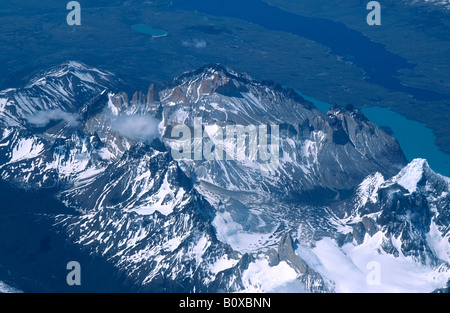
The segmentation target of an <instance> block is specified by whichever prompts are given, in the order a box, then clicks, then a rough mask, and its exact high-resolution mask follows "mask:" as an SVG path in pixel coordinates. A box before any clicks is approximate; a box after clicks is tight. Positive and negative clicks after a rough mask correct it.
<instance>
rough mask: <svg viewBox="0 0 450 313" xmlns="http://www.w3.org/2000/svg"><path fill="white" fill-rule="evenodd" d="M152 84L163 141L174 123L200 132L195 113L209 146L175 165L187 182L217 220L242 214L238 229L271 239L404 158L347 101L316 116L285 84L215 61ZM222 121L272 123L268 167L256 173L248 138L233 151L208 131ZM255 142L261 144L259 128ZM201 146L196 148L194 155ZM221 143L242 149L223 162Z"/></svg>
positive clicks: (171, 142) (258, 164)
mask: <svg viewBox="0 0 450 313" xmlns="http://www.w3.org/2000/svg"><path fill="white" fill-rule="evenodd" d="M161 90H162V91H161V93H160V99H161V106H162V107H163V125H164V129H163V133H164V136H163V140H164V142H165V143H166V144H167V145H168V146H170V147H172V148H173V149H177V147H178V146H177V145H176V144H177V141H176V140H175V139H174V138H173V137H172V130H173V128H174V127H177V125H180V124H182V125H187V126H189V127H190V129H191V135H192V136H194V135H195V128H196V127H197V131H198V127H200V130H201V129H202V128H201V127H202V126H201V125H200V126H199V125H196V124H195V119H198V118H201V119H202V123H203V130H204V133H205V134H207V135H206V137H207V139H205V140H204V142H207V141H208V140H212V142H213V143H214V145H215V149H214V153H215V159H213V160H209V159H206V158H205V157H203V159H202V160H195V161H193V160H189V159H184V160H180V161H179V163H180V164H181V166H182V168H183V169H184V170H185V172H186V173H188V174H189V175H190V176H191V177H193V178H194V179H195V183H196V184H195V188H196V189H197V190H198V191H199V192H200V193H201V194H203V195H204V196H205V197H206V198H207V199H208V201H210V202H211V203H214V204H215V205H216V206H218V207H220V211H221V214H220V216H219V218H222V219H223V220H226V221H227V222H228V225H231V224H233V222H236V223H238V224H242V223H240V222H239V219H241V218H243V217H244V216H246V217H245V219H244V221H245V223H244V224H242V227H243V229H244V230H245V231H246V232H261V233H266V234H267V233H269V232H274V233H275V235H276V236H277V240H279V239H280V237H279V236H281V235H282V233H281V232H278V233H277V232H276V230H277V229H280V227H281V228H283V227H284V226H283V225H289V226H290V227H295V228H298V227H300V226H302V227H303V229H307V228H311V223H305V222H304V220H303V221H302V220H301V219H299V218H297V217H298V216H299V215H302V214H304V215H309V216H314V218H310V219H308V221H309V220H319V219H321V218H323V217H324V219H327V218H326V216H328V215H329V213H328V212H326V210H321V209H318V210H315V211H316V212H315V213H313V210H308V209H307V208H308V207H317V206H328V205H330V204H331V203H332V202H335V201H339V200H341V199H343V198H345V197H347V196H348V195H350V194H351V193H352V191H353V189H354V188H356V187H357V186H358V185H359V183H360V182H361V181H362V180H363V179H364V178H365V177H367V176H368V175H370V174H372V173H374V172H381V173H383V175H386V176H392V175H395V174H396V173H397V172H398V171H399V170H400V169H401V168H402V167H403V166H405V165H406V160H405V157H404V155H403V152H402V151H401V149H400V147H399V145H398V143H397V141H396V140H395V139H393V138H392V137H390V136H389V135H387V134H386V133H384V132H383V131H381V130H380V129H378V128H377V127H376V126H375V125H374V124H373V123H371V122H370V121H369V120H367V118H365V117H364V115H363V114H362V113H361V112H360V111H359V110H357V109H355V108H354V107H352V106H350V105H349V106H347V107H345V108H340V107H333V108H331V109H330V111H329V112H328V114H326V115H325V114H323V113H321V112H320V111H318V110H317V109H316V108H315V107H314V106H313V105H312V104H311V103H310V102H308V101H306V100H304V99H303V98H302V97H301V96H299V95H298V94H296V93H295V92H294V91H292V90H289V89H284V88H282V87H281V86H279V85H277V84H275V83H273V82H269V81H265V82H258V81H255V80H253V79H252V78H251V77H249V76H247V75H245V74H239V73H236V72H234V71H233V70H231V69H229V68H226V67H224V66H221V65H217V64H211V65H207V66H205V67H202V68H200V69H199V70H196V71H193V72H189V73H185V74H183V75H182V76H180V77H179V78H176V79H175V80H174V81H172V82H171V83H169V84H167V85H166V86H163V87H162V88H161ZM230 125H232V126H236V125H242V126H244V127H248V126H251V125H254V126H255V127H258V126H260V125H276V126H278V127H279V138H278V139H279V140H276V141H277V146H279V154H278V158H277V159H278V160H277V161H276V162H274V164H275V165H274V166H273V167H272V168H270V171H265V170H263V168H264V165H265V164H266V163H265V162H264V161H262V160H261V159H260V158H259V157H258V158H256V159H251V158H250V155H249V152H248V151H245V150H246V149H247V150H248V146H250V141H249V139H248V138H247V139H246V140H247V141H246V142H247V143H248V146H247V147H245V148H242V147H241V146H237V144H236V142H235V143H234V144H229V143H227V142H226V141H222V140H220V139H217V138H216V137H215V136H216V135H217V134H218V133H220V129H222V132H223V134H225V133H226V131H227V129H226V128H227V126H230ZM271 132H274V130H273V129H272V128H271V127H269V128H268V133H271ZM176 135H177V134H175V136H176ZM204 136H205V135H204ZM224 137H227V138H228V136H225V135H224ZM268 137H269V138H270V137H271V136H270V135H268ZM176 138H178V137H176ZM199 140H200V139H199V138H195V139H193V141H192V146H193V148H194V147H198V146H200V149H201V145H202V143H201V142H199ZM255 140H256V139H255ZM258 140H259V141H258V143H259V144H258V148H260V147H261V141H260V140H261V134H259V137H258ZM230 145H231V148H230ZM216 148H217V149H216ZM207 149H208V148H207V146H203V153H204V152H205V150H207ZM192 150H194V149H192ZM222 150H224V151H226V152H227V153H229V154H232V153H233V151H234V150H236V155H238V154H239V153H242V154H245V153H246V154H247V157H246V158H245V160H236V158H234V159H233V158H231V160H229V159H226V157H225V156H224V155H223V154H220V153H221V151H222ZM230 151H231V152H230ZM236 155H235V156H236ZM274 155H275V154H274ZM274 155H272V157H273V156H274ZM193 156H194V155H192V157H193ZM259 156H260V155H259ZM222 157H223V158H222ZM272 161H273V160H272ZM323 211H325V212H323ZM320 214H325V215H323V216H320ZM283 215H285V216H288V218H284V217H283ZM331 215H332V214H331ZM331 219H333V217H331ZM293 221H296V222H293ZM325 225H326V223H325ZM225 227H226V226H225ZM331 227H333V226H331ZM327 228H329V227H324V226H323V225H318V228H316V229H313V230H312V232H313V233H320V232H321V233H322V234H323V235H325V234H328V235H330V234H332V231H329V230H328V229H327ZM231 231H233V230H230V232H231ZM319 236H320V235H319Z"/></svg>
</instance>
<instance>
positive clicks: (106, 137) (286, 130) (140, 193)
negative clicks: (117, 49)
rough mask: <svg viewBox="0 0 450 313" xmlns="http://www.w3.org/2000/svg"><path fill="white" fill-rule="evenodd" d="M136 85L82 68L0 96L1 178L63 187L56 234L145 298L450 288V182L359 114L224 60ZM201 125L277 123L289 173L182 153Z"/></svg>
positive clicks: (58, 190) (69, 67)
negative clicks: (179, 144)
mask: <svg viewBox="0 0 450 313" xmlns="http://www.w3.org/2000/svg"><path fill="white" fill-rule="evenodd" d="M124 88H126V87H125V83H124V82H122V81H121V80H120V79H119V78H117V77H115V76H114V74H112V73H109V72H105V71H101V70H98V69H94V68H91V67H88V66H86V65H84V64H81V63H79V62H75V61H71V62H67V63H65V64H62V65H60V66H57V67H55V68H52V69H50V70H47V71H44V72H42V73H41V74H39V75H38V76H37V77H36V78H35V79H33V80H32V81H31V82H30V83H29V84H27V85H26V86H23V87H21V88H17V89H9V90H5V91H2V92H0V126H1V128H0V129H1V131H0V176H1V178H2V180H4V181H7V182H8V183H10V184H11V185H12V186H14V187H16V188H20V189H23V190H48V191H49V192H54V193H55V197H56V198H57V199H59V200H60V201H61V202H62V203H64V205H66V206H67V208H68V210H67V214H58V215H56V216H54V217H53V216H52V218H53V219H54V223H53V224H54V226H53V227H54V229H55V230H57V231H58V232H59V234H60V236H64V237H65V238H67V240H68V241H70V242H73V243H74V244H75V245H77V246H78V247H79V248H80V249H82V250H84V251H88V252H89V253H90V254H91V255H92V256H93V257H99V258H103V259H104V260H106V261H107V262H109V263H110V264H112V265H113V266H114V267H115V268H116V270H117V271H118V272H120V273H123V274H125V276H126V279H127V281H128V282H129V284H130V285H132V286H133V287H134V290H139V291H143V292H239V291H247V292H249V291H250V292H251V291H253V292H277V291H279V292H282V291H298V292H353V291H354V292H371V291H383V292H386V291H387V292H397V291H406V292H417V291H419V292H432V291H435V290H438V289H442V288H446V286H447V282H448V281H449V279H450V268H449V266H450V242H449V240H450V234H449V221H450V215H449V214H450V208H449V206H450V195H449V184H450V179H448V178H446V177H443V176H441V175H439V174H437V173H434V172H433V171H432V170H431V169H430V167H429V166H428V164H427V162H426V160H414V161H412V162H411V163H409V164H408V162H407V161H406V159H405V157H404V155H403V152H402V151H401V149H400V146H399V144H398V143H397V141H396V140H395V139H394V138H392V137H390V136H389V135H388V134H386V133H384V132H383V131H381V130H380V129H379V128H378V127H377V126H376V125H374V124H373V123H372V122H370V121H369V120H368V119H367V118H366V117H365V116H364V115H363V114H362V113H361V112H360V111H359V110H358V109H356V108H354V107H353V106H351V105H348V106H346V107H345V108H341V107H337V106H335V107H332V108H330V110H329V112H328V114H323V113H321V112H320V111H319V110H317V109H316V108H315V107H314V105H313V104H312V103H310V102H308V101H306V100H305V99H303V98H302V97H301V96H299V95H298V94H296V93H295V92H294V91H292V90H289V89H285V88H282V87H281V86H279V85H278V84H276V83H274V82H271V81H263V82H259V81H255V80H253V79H252V78H251V77H249V76H248V75H246V74H241V73H237V72H235V71H233V70H231V69H229V68H226V67H224V66H221V65H217V64H210V65H207V66H204V67H202V68H200V69H198V70H196V71H192V72H188V73H184V74H182V75H181V76H180V77H178V78H175V79H174V80H173V81H171V82H168V83H166V84H164V85H161V86H155V85H151V86H150V88H149V89H148V91H147V92H146V93H143V92H136V93H135V94H134V95H132V96H131V97H129V96H128V94H127V93H125V92H123V90H124ZM200 117H201V118H202V121H203V123H204V124H205V125H206V126H204V128H205V130H206V131H207V132H208V133H209V134H210V136H211V137H212V136H213V133H214V132H216V131H217V129H218V128H220V127H226V126H227V125H243V126H248V125H270V124H272V125H273V124H276V125H279V129H280V142H279V156H280V158H279V164H278V166H277V167H276V168H275V169H273V170H271V171H261V168H260V166H259V165H260V164H258V161H252V160H243V161H239V160H231V161H230V160H206V159H204V160H197V161H194V160H186V159H185V160H175V159H174V158H173V155H172V153H171V149H172V148H173V147H174V138H172V137H171V131H172V129H173V127H175V126H176V125H179V124H184V125H187V126H188V127H190V128H191V129H193V128H194V127H195V125H194V121H195V119H196V118H200ZM69 208H70V209H75V210H77V211H78V212H79V213H80V214H71V213H70V212H72V211H71V210H69ZM39 212H40V214H44V215H45V214H46V208H44V207H43V208H41V209H40V210H39ZM0 213H1V212H0ZM371 275H372V276H373V275H375V278H376V279H374V280H373V279H372V280H371V277H372V276H371ZM372 278H373V277H372ZM17 287H18V288H19V289H20V286H17Z"/></svg>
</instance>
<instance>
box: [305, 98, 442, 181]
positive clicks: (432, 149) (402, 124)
mask: <svg viewBox="0 0 450 313" xmlns="http://www.w3.org/2000/svg"><path fill="white" fill-rule="evenodd" d="M297 92H298V93H299V94H300V95H301V96H302V97H303V98H305V99H306V100H308V101H310V102H312V103H314V105H315V106H316V107H317V108H318V109H319V110H320V111H322V112H324V113H327V111H328V109H329V108H330V107H331V106H332V105H331V104H329V103H326V102H323V101H319V100H317V99H314V98H311V97H308V96H306V95H304V94H302V93H301V92H299V91H297ZM359 109H360V110H361V111H362V112H363V113H364V115H365V116H366V117H367V118H368V119H369V120H371V121H372V122H373V123H375V124H376V125H377V126H379V127H382V126H388V127H389V128H391V129H392V131H393V132H394V133H393V137H395V138H396V139H397V140H398V142H399V143H400V146H401V148H402V150H403V152H404V153H405V156H406V158H407V159H408V161H412V160H413V159H416V158H422V159H427V160H428V163H429V164H430V167H431V168H432V169H433V170H434V171H435V172H437V173H439V174H442V175H445V176H447V177H450V155H448V154H445V153H444V152H442V151H440V150H439V147H438V146H436V145H435V144H434V142H435V140H436V137H435V135H434V134H433V131H432V130H431V129H429V128H427V127H426V126H425V125H423V124H421V123H419V122H416V121H411V120H408V119H407V118H406V117H404V116H402V115H400V114H398V113H396V112H394V111H392V110H390V109H386V108H381V107H370V108H359Z"/></svg>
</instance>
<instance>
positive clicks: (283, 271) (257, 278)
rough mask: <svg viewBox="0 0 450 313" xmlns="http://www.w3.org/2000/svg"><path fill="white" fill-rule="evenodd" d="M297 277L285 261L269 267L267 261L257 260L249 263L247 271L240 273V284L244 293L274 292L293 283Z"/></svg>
mask: <svg viewBox="0 0 450 313" xmlns="http://www.w3.org/2000/svg"><path fill="white" fill-rule="evenodd" d="M297 276H298V275H297V272H296V271H295V270H294V269H293V268H292V267H290V266H289V265H288V264H287V263H286V262H285V261H282V262H280V263H279V264H278V265H277V266H273V267H271V266H269V261H268V260H266V259H258V260H256V261H255V262H254V263H250V264H249V266H248V269H247V270H245V271H244V272H243V273H242V283H243V285H244V287H245V291H246V292H250V293H255V292H256V293H261V292H275V291H276V290H277V289H280V288H282V287H283V286H286V285H287V284H289V283H294V282H295V281H296V279H297Z"/></svg>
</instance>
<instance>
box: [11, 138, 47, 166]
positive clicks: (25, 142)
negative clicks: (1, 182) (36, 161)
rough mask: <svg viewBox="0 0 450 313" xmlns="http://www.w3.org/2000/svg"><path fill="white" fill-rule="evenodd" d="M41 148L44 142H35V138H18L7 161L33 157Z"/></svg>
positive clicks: (42, 148)
mask: <svg viewBox="0 0 450 313" xmlns="http://www.w3.org/2000/svg"><path fill="white" fill-rule="evenodd" d="M43 150H44V144H42V143H37V142H36V140H35V139H32V138H28V139H20V140H19V142H18V143H17V145H15V146H14V148H13V150H12V156H11V160H10V161H9V163H14V162H17V161H22V160H25V159H32V158H35V157H37V156H38V155H39V154H40V153H41V152H42V151H43Z"/></svg>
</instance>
